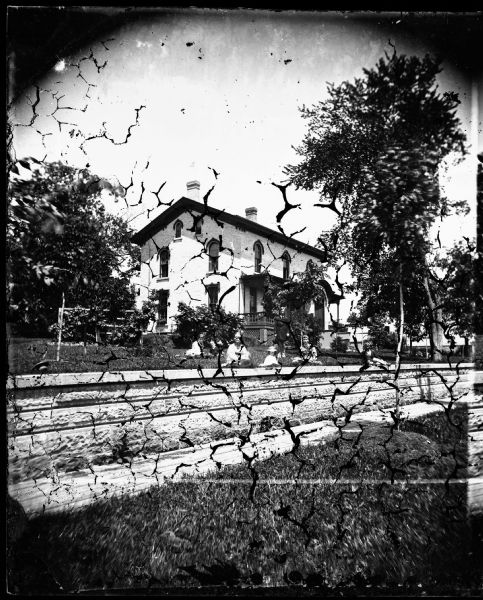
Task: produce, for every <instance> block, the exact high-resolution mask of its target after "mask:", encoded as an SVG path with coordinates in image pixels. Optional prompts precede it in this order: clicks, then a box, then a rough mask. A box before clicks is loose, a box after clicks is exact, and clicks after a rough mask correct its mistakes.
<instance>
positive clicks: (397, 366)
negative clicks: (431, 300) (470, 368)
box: [394, 265, 404, 429]
mask: <svg viewBox="0 0 483 600" xmlns="http://www.w3.org/2000/svg"><path fill="white" fill-rule="evenodd" d="M403 332H404V290H403V284H402V265H399V339H398V342H397V350H396V364H395V373H394V383H395V384H396V411H395V414H396V428H397V429H399V403H400V392H399V386H398V384H397V378H398V376H399V369H400V368H401V351H402V342H403Z"/></svg>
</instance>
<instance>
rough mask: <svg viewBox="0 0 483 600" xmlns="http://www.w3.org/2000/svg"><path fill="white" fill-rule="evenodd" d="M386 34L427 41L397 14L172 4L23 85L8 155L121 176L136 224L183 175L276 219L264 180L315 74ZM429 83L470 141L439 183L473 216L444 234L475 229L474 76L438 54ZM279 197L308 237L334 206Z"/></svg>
mask: <svg viewBox="0 0 483 600" xmlns="http://www.w3.org/2000/svg"><path fill="white" fill-rule="evenodd" d="M396 21H397V19H395V22H396ZM389 39H390V41H391V43H392V44H394V46H395V47H396V49H397V51H398V53H400V54H414V55H418V56H423V55H424V54H425V53H426V52H430V53H434V51H435V48H434V47H432V46H431V43H430V42H428V41H424V40H423V41H422V40H421V39H420V36H418V37H416V36H414V35H410V34H409V33H408V32H407V31H404V30H401V32H399V31H398V29H397V23H396V25H395V26H393V27H392V28H391V30H390V33H389V34H388V31H387V29H386V28H385V27H384V26H381V25H380V23H378V21H377V19H372V20H371V19H358V18H355V17H351V16H347V15H345V17H344V16H343V15H342V14H339V13H336V14H328V13H297V14H295V13H294V12H283V11H282V12H278V13H277V12H273V11H272V12H263V11H256V10H244V11H235V12H233V11H228V10H206V9H204V10H184V9H179V10H174V9H171V10H170V11H166V10H159V12H158V13H157V14H155V15H152V14H149V15H147V16H146V17H145V18H142V17H141V18H140V17H139V15H138V17H137V18H136V19H132V20H131V21H129V20H127V21H126V22H124V24H123V25H122V26H120V27H119V28H118V29H116V30H114V31H112V32H111V33H110V34H109V36H108V37H100V38H99V39H98V40H94V41H93V42H92V43H90V44H89V45H88V46H86V47H84V48H81V49H79V51H78V52H75V53H73V54H70V55H66V56H63V55H59V56H58V57H57V63H56V65H55V67H54V68H52V69H50V71H49V72H47V73H45V74H44V76H43V77H42V78H40V79H39V80H38V81H36V82H35V83H36V85H37V86H38V88H39V91H38V93H37V89H36V87H35V86H30V88H28V89H27V90H26V92H25V93H24V94H22V95H21V96H20V97H19V98H18V99H17V100H16V102H15V103H14V106H13V110H12V113H11V121H12V123H13V124H15V125H17V126H16V127H14V145H13V147H14V151H15V154H16V156H17V158H22V157H24V156H33V157H35V158H37V159H39V160H41V159H45V160H58V159H60V160H63V161H64V162H67V163H69V164H72V165H74V166H79V167H84V166H86V165H89V169H90V170H91V171H92V172H94V173H97V174H98V175H101V176H104V177H108V178H111V179H112V180H116V179H117V180H118V181H119V182H120V183H121V184H122V185H123V186H125V187H127V186H129V185H130V183H131V178H132V185H131V187H129V189H128V193H127V196H126V198H125V201H124V200H120V201H118V202H117V203H112V201H110V200H109V199H107V198H106V203H107V205H108V206H109V208H110V210H113V211H114V212H122V213H123V214H125V215H126V216H127V217H128V218H129V219H130V220H131V225H132V227H133V228H134V229H140V228H141V227H143V226H144V225H145V224H146V223H147V222H148V219H149V220H151V219H153V218H155V217H156V216H157V214H159V213H160V212H161V211H162V210H163V206H159V205H158V198H157V196H156V195H155V194H154V192H156V191H158V190H159V188H160V186H161V185H162V184H163V183H164V182H165V183H164V186H163V187H162V189H161V191H160V192H159V200H160V201H161V202H163V203H167V202H169V201H170V200H172V199H177V198H179V197H181V196H182V195H184V194H185V192H186V182H187V181H189V180H191V179H198V180H199V181H200V183H201V195H202V196H203V195H204V194H205V193H206V192H207V191H208V190H209V189H210V188H211V187H212V186H215V187H214V189H213V191H212V193H211V195H210V199H209V202H210V204H211V205H213V206H215V207H217V208H224V209H226V210H227V211H228V212H232V213H236V214H241V215H244V211H245V208H247V207H249V206H256V207H257V208H258V221H259V222H261V223H263V224H264V225H267V226H269V227H274V228H275V226H276V225H275V223H276V221H275V215H276V214H277V212H278V211H279V210H281V209H282V208H283V200H282V196H281V194H280V191H279V190H278V189H277V188H276V187H274V186H273V185H271V184H272V182H273V183H280V182H282V181H284V180H285V179H286V176H285V175H284V173H283V169H284V167H285V166H286V165H287V164H293V163H295V162H297V161H298V160H299V159H298V157H297V154H296V152H295V150H294V146H297V145H298V144H300V142H301V141H302V139H303V137H304V134H305V132H306V126H307V125H306V122H305V121H304V120H303V119H302V118H301V114H300V111H299V108H300V107H301V106H302V105H306V106H310V105H312V104H314V103H316V102H318V101H320V100H323V99H324V98H325V97H326V88H327V83H329V82H332V83H334V84H336V85H337V84H339V83H341V82H342V81H344V80H353V79H354V78H355V77H359V76H361V75H362V74H363V72H362V70H363V68H368V67H372V66H374V65H375V63H376V62H377V61H378V59H379V58H380V57H382V56H383V55H384V52H388V53H390V52H391V51H392V48H391V46H390V45H389V41H388V40H389ZM439 86H440V89H441V90H442V91H446V90H453V91H456V92H457V93H458V94H459V96H460V100H461V104H460V106H459V108H458V116H459V118H460V120H461V122H462V127H463V129H464V130H465V132H466V133H467V136H468V142H469V143H470V156H469V157H468V158H467V159H466V160H465V161H464V162H463V163H462V164H460V165H458V166H452V167H450V168H449V170H448V172H447V175H446V178H445V180H444V182H443V183H444V185H445V191H446V193H447V194H448V196H450V197H453V198H455V199H467V200H468V201H469V203H470V205H471V207H472V212H471V213H470V215H469V216H468V217H467V218H466V219H464V220H463V219H458V220H456V221H453V222H451V223H450V224H448V225H447V226H445V227H444V228H443V235H442V239H443V243H444V242H445V240H447V241H448V242H450V240H451V239H452V238H455V237H458V236H460V235H471V236H473V235H474V230H475V197H476V176H475V173H476V170H475V169H476V158H475V155H476V152H475V149H476V150H478V151H482V150H483V143H482V140H483V138H482V135H481V131H480V133H479V134H478V131H479V130H481V124H480V122H479V118H480V117H479V115H481V114H482V111H481V104H482V100H483V86H482V81H481V78H480V79H475V78H474V77H473V79H471V78H470V77H469V76H468V75H466V74H464V73H463V71H462V70H461V69H459V68H458V67H457V66H456V65H454V64H453V63H452V62H451V61H450V60H447V61H445V62H443V72H442V73H441V75H440V76H439ZM32 104H34V105H35V113H36V116H35V115H34V113H33V111H32ZM478 109H480V110H478ZM33 115H34V121H33V122H32V118H33ZM212 169H215V170H216V172H217V173H218V174H219V175H218V177H217V178H215V175H214V173H213V170H212ZM143 188H144V192H143V193H142V190H143ZM288 199H289V201H290V202H293V203H297V204H300V208H297V209H296V210H291V211H290V212H289V213H288V214H287V215H286V216H285V217H284V219H283V220H282V226H283V228H284V230H285V231H286V232H287V233H288V234H291V233H294V232H299V231H300V233H299V234H297V235H296V237H298V238H299V239H301V240H303V241H305V242H308V243H311V244H315V242H316V240H317V237H318V235H319V234H320V232H321V231H323V230H327V229H329V228H330V227H331V226H332V225H333V223H334V217H333V213H332V212H331V211H329V210H325V209H324V210H321V209H320V208H315V207H314V206H313V205H314V203H316V202H318V200H319V197H318V193H317V192H305V191H303V190H295V189H293V188H289V189H288ZM126 203H127V204H128V205H129V208H128V209H127V210H125V206H126ZM157 206H158V208H156V207H157ZM153 209H154V210H153ZM301 230H302V231H301ZM445 236H446V237H445Z"/></svg>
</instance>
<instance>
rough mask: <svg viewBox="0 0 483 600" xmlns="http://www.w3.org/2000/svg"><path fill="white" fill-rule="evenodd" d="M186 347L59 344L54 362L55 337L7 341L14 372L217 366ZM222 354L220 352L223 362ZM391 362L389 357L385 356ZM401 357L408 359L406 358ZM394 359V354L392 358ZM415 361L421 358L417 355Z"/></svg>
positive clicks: (343, 360) (333, 359) (288, 360)
mask: <svg viewBox="0 0 483 600" xmlns="http://www.w3.org/2000/svg"><path fill="white" fill-rule="evenodd" d="M249 351H250V353H251V355H252V359H253V362H254V365H255V366H258V365H260V364H261V363H262V362H263V361H264V359H265V357H266V356H267V351H266V349H265V348H264V346H252V347H249ZM185 353H186V349H183V348H172V347H171V346H166V347H164V346H163V345H161V344H159V343H157V344H149V345H148V344H145V345H144V346H142V347H135V348H124V347H120V346H110V345H104V344H103V345H96V344H88V345H86V346H84V345H83V344H69V343H65V344H62V345H61V349H60V360H59V361H57V360H56V357H57V344H56V342H55V340H52V339H43V338H11V339H10V340H9V344H8V366H9V372H10V373H11V374H13V375H23V374H28V373H36V372H38V371H37V370H36V369H35V368H34V367H35V365H37V364H38V363H39V362H41V361H49V363H48V365H47V369H46V370H45V371H44V372H46V373H85V372H91V371H94V372H95V371H106V370H111V371H122V370H125V371H137V370H144V369H196V368H198V366H201V367H202V368H203V369H206V368H216V367H217V366H218V357H216V356H215V357H211V358H199V359H198V358H197V359H192V358H189V359H186V358H185ZM295 356H297V353H296V351H295V350H289V351H287V356H286V357H285V358H283V359H282V365H283V366H293V363H292V360H293V358H294V357H295ZM223 359H224V353H223V354H222V361H223ZM385 359H386V360H388V361H389V362H391V357H385ZM403 360H405V361H411V360H415V359H411V358H409V357H405V358H404V359H403ZM392 361H394V357H392ZM417 361H418V362H422V359H420V358H418V359H417ZM318 363H319V364H321V365H340V364H357V365H362V361H361V359H360V358H359V356H358V355H357V354H354V353H352V354H338V355H337V356H336V355H335V354H334V353H331V352H328V353H327V354H326V355H324V356H319V359H318Z"/></svg>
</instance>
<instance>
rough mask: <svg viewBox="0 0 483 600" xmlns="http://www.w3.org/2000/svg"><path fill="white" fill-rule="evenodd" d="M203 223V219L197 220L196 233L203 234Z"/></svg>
mask: <svg viewBox="0 0 483 600" xmlns="http://www.w3.org/2000/svg"><path fill="white" fill-rule="evenodd" d="M202 225H203V223H202V222H201V219H198V221H196V225H195V235H201V226H202Z"/></svg>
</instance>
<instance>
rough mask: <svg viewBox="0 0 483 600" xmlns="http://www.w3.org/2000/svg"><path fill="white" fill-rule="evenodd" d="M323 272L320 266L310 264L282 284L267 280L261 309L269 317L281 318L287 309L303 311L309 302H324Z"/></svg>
mask: <svg viewBox="0 0 483 600" xmlns="http://www.w3.org/2000/svg"><path fill="white" fill-rule="evenodd" d="M324 286H326V283H325V270H324V268H323V267H322V266H319V265H315V264H312V263H310V266H309V267H308V268H307V269H306V270H305V271H303V272H301V273H295V274H294V276H293V277H292V279H291V280H289V281H284V282H283V283H282V284H279V283H276V282H274V281H272V280H271V279H270V278H267V279H266V281H265V290H264V297H263V308H264V310H265V312H266V313H267V315H268V316H269V317H283V316H284V315H285V314H286V312H287V309H289V310H290V311H297V310H300V309H304V307H305V305H306V304H307V303H309V302H311V301H314V302H316V303H320V304H321V303H322V302H324V300H325V298H326V295H325V287H324Z"/></svg>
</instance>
